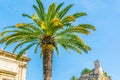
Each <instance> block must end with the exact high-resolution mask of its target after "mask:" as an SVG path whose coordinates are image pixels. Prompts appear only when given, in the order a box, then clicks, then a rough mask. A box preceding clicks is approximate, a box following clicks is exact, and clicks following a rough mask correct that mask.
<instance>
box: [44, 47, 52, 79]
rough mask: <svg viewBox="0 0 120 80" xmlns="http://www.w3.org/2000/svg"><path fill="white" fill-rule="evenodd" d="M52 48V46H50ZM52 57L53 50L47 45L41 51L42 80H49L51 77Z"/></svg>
mask: <svg viewBox="0 0 120 80" xmlns="http://www.w3.org/2000/svg"><path fill="white" fill-rule="evenodd" d="M51 47H53V46H51ZM52 56H53V49H51V48H50V47H49V45H47V46H46V47H44V50H43V74H44V80H51V76H52Z"/></svg>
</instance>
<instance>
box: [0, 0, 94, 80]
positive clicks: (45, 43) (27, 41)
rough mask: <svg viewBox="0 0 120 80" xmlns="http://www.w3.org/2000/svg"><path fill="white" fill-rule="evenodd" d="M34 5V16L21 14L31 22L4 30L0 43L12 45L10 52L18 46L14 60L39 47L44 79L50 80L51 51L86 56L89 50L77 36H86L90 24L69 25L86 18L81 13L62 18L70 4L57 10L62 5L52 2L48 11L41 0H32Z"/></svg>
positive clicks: (88, 32) (90, 27)
mask: <svg viewBox="0 0 120 80" xmlns="http://www.w3.org/2000/svg"><path fill="white" fill-rule="evenodd" d="M36 2H37V5H33V8H34V9H35V11H36V14H37V15H36V14H33V15H32V16H30V15H28V14H23V16H24V17H27V18H29V19H31V20H33V22H32V23H18V24H16V25H15V26H9V27H6V29H5V30H4V31H3V32H2V33H1V34H0V35H1V39H0V43H1V44H2V43H5V45H6V47H8V46H9V45H11V44H13V43H16V46H15V47H14V49H13V53H14V52H15V51H16V50H17V49H18V48H21V47H22V49H21V50H20V52H19V54H18V57H17V58H19V57H20V56H22V55H23V54H24V52H25V51H26V50H28V49H30V48H31V47H33V46H34V47H35V48H34V52H35V53H37V50H38V48H41V53H40V55H41V56H42V57H43V71H44V72H43V74H44V80H51V75H52V56H53V51H54V50H56V52H57V54H59V51H58V45H61V46H62V47H63V48H65V49H66V50H67V51H68V49H72V50H74V51H76V52H78V53H80V54H81V51H84V52H86V53H87V52H88V50H90V49H91V48H90V47H89V46H88V45H87V44H86V43H84V41H83V40H82V39H81V37H80V36H79V34H86V35H88V34H90V30H95V28H94V27H93V26H92V25H90V24H79V25H73V22H75V20H76V19H77V18H79V17H82V16H86V13H84V12H77V13H75V14H70V15H66V14H67V12H68V11H69V10H70V8H71V7H72V6H73V4H70V5H68V6H66V7H65V8H62V9H61V7H62V6H63V4H64V3H60V4H59V5H56V4H55V3H52V4H51V5H50V6H49V8H48V11H45V9H44V6H43V4H42V2H41V0H36Z"/></svg>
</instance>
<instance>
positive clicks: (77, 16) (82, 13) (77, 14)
mask: <svg viewBox="0 0 120 80" xmlns="http://www.w3.org/2000/svg"><path fill="white" fill-rule="evenodd" d="M73 16H74V17H75V18H79V17H82V16H87V14H86V13H84V12H78V13H75V14H73Z"/></svg>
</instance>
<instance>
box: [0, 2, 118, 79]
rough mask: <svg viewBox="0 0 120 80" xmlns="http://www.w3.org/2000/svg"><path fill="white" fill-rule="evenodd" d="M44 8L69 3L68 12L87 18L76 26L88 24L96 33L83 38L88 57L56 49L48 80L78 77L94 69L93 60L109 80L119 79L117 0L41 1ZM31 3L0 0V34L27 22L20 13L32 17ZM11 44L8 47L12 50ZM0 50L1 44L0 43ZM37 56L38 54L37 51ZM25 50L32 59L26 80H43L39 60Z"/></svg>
mask: <svg viewBox="0 0 120 80" xmlns="http://www.w3.org/2000/svg"><path fill="white" fill-rule="evenodd" d="M42 1H43V3H44V5H45V7H46V8H47V7H48V5H49V4H50V3H52V2H56V3H57V4H58V3H60V2H65V5H64V6H66V5H68V4H70V3H73V4H74V6H73V8H72V9H71V11H70V12H69V14H70V13H74V12H78V11H81V12H86V13H87V14H88V16H86V17H82V18H80V19H78V20H77V22H76V23H75V24H78V23H89V24H92V25H94V26H95V27H96V29H97V30H96V31H95V32H93V31H92V33H91V35H89V36H83V35H82V37H83V39H84V40H85V42H86V43H87V44H88V45H90V46H91V48H92V51H89V54H85V53H83V54H82V55H79V54H77V53H76V52H73V51H71V54H67V52H66V51H65V50H64V49H62V48H61V47H60V51H61V52H60V53H61V54H60V56H59V57H57V55H56V54H54V57H53V76H52V80H70V78H71V76H73V75H74V76H76V77H79V76H80V72H81V71H82V69H83V68H85V67H88V68H90V69H92V68H94V65H93V62H94V60H96V59H99V60H100V61H101V64H102V67H103V70H104V71H106V72H107V73H108V74H109V75H110V76H111V77H112V80H120V77H119V76H120V69H119V68H120V63H119V61H120V42H119V41H120V36H119V35H120V24H119V23H120V22H119V21H120V9H119V7H120V0H46V1H44V0H42ZM33 4H36V2H35V0H12V1H11V0H0V32H1V31H2V30H3V28H4V27H6V26H10V25H15V24H17V23H19V22H30V20H28V19H27V18H25V17H22V16H21V14H22V13H28V14H30V15H32V14H33V13H35V11H34V9H33V8H32V5H33ZM13 46H14V45H12V46H10V47H8V48H7V49H6V50H7V51H12V48H13ZM0 47H4V45H1V44H0ZM38 52H39V53H40V51H38ZM39 53H38V54H34V53H33V51H32V49H30V50H28V56H29V57H30V58H32V60H31V61H30V62H29V63H28V69H27V80H43V75H42V72H43V71H42V58H41V59H40V57H39Z"/></svg>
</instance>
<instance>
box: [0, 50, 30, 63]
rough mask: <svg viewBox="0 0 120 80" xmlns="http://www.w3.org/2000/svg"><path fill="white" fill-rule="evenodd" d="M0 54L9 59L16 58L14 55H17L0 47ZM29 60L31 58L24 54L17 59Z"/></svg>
mask: <svg viewBox="0 0 120 80" xmlns="http://www.w3.org/2000/svg"><path fill="white" fill-rule="evenodd" d="M0 56H4V57H8V58H11V59H16V57H17V55H16V54H13V53H10V52H7V51H4V50H1V49H0ZM29 60H31V59H30V58H28V57H26V56H22V57H21V58H20V59H19V61H23V62H28V61H29Z"/></svg>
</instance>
